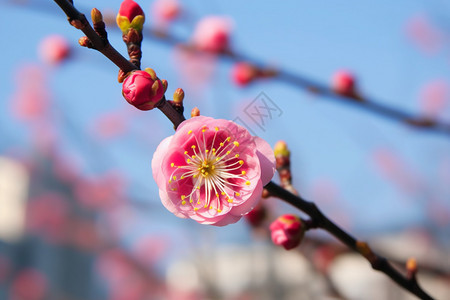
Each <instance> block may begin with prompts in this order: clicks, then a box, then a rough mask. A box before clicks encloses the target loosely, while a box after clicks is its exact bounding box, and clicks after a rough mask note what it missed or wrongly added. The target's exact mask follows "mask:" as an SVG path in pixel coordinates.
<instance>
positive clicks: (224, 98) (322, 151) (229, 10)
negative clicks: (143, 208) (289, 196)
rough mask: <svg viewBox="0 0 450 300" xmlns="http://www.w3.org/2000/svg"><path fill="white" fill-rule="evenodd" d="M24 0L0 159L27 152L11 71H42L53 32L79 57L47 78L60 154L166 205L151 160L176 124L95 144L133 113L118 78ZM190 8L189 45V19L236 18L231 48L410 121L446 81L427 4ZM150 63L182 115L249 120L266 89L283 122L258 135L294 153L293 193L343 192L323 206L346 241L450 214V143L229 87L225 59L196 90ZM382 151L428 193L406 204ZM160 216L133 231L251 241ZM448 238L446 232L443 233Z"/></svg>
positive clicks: (357, 114) (9, 35)
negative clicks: (430, 91) (115, 118)
mask: <svg viewBox="0 0 450 300" xmlns="http://www.w3.org/2000/svg"><path fill="white" fill-rule="evenodd" d="M29 3H30V4H31V9H30V7H26V6H25V7H22V6H20V5H16V6H14V5H10V4H8V1H5V0H1V1H0V7H1V10H2V15H3V16H2V18H0V33H1V35H2V39H3V43H2V44H3V47H2V50H1V53H2V57H3V62H2V72H0V82H1V87H2V88H1V89H0V97H1V99H4V101H2V102H1V104H0V109H1V111H2V112H3V114H2V117H1V118H0V129H1V136H2V137H3V138H2V139H1V140H0V150H1V151H6V150H7V149H9V148H10V147H19V148H22V149H26V147H27V146H28V145H29V143H28V142H27V135H26V129H25V127H24V126H23V125H22V124H21V123H19V122H18V121H17V120H15V119H14V118H13V117H12V116H11V115H10V113H9V111H10V101H9V98H10V96H11V94H12V92H13V91H14V88H15V85H14V82H13V77H14V73H15V69H16V68H17V66H20V65H23V64H26V63H36V64H41V63H40V62H39V58H38V56H37V50H36V49H37V45H38V43H39V41H40V40H41V39H42V38H44V37H45V36H47V35H49V34H53V33H58V34H61V35H63V36H65V37H66V38H67V39H68V40H69V41H70V42H71V44H72V45H73V47H74V48H75V51H74V56H73V59H71V60H70V61H68V62H67V63H65V64H63V65H62V66H60V67H57V68H53V69H48V70H47V71H48V72H49V86H50V87H51V91H52V95H53V98H54V105H55V110H56V111H59V113H58V114H59V115H60V117H59V118H60V122H61V123H60V130H61V132H62V133H63V137H64V138H63V140H62V147H63V149H65V151H67V152H68V153H70V154H72V155H73V156H74V157H75V158H76V159H77V160H79V161H80V162H81V164H82V166H83V169H84V171H85V172H87V173H96V172H101V171H105V170H106V169H109V168H112V169H118V170H120V171H123V172H125V173H126V175H127V176H128V178H129V183H130V188H129V191H130V195H132V196H133V197H136V198H137V199H139V201H148V202H149V203H152V205H153V204H154V205H155V207H159V206H158V205H159V199H158V197H157V192H156V191H157V188H156V184H155V183H154V182H153V179H152V176H151V169H150V161H151V158H152V155H153V151H154V149H156V146H157V145H158V143H159V141H161V140H162V139H163V138H164V137H166V136H168V135H170V134H172V132H173V130H172V129H171V125H170V124H169V122H168V121H167V120H166V119H165V118H164V116H162V114H160V113H159V112H157V111H151V112H145V113H142V112H137V113H136V114H133V118H130V119H128V120H129V124H127V125H128V126H129V127H130V128H131V129H130V131H129V132H128V135H127V136H123V137H121V138H120V139H117V140H113V141H109V142H98V141H96V140H95V138H94V137H90V136H89V129H90V127H89V126H91V125H92V123H93V122H94V121H95V120H96V118H98V116H99V115H101V114H103V113H106V112H111V111H121V112H123V113H126V112H127V111H131V108H130V109H128V108H127V106H126V103H125V101H124V100H123V99H122V97H121V86H120V84H118V83H117V81H116V74H117V69H116V67H115V66H114V65H113V64H112V63H110V62H109V61H107V59H106V58H104V57H102V56H101V55H100V54H98V53H96V52H94V51H92V50H89V49H83V48H81V47H77V40H78V38H79V37H81V36H82V33H81V32H80V31H77V30H75V29H74V28H71V26H69V24H68V23H67V21H66V19H65V16H64V15H63V14H62V12H61V11H60V10H59V8H58V7H57V6H56V4H55V3H53V1H37V0H34V1H29ZM138 3H140V4H141V5H142V7H143V9H144V11H145V12H146V13H147V16H148V17H147V23H148V24H152V20H151V17H150V13H149V7H150V3H151V1H138ZM75 4H76V6H77V7H78V8H79V9H80V10H83V12H84V13H86V14H88V13H89V11H88V9H87V8H90V7H91V6H92V5H95V6H96V7H97V8H99V9H100V10H102V11H104V10H106V9H117V8H118V7H119V5H120V1H118V0H110V1H105V0H97V1H75ZM182 4H183V6H184V7H186V8H187V10H188V11H189V22H188V23H187V24H185V23H178V24H175V25H174V26H173V28H171V29H172V30H173V31H174V32H176V34H178V35H179V36H181V37H183V38H185V39H186V40H187V39H188V38H189V33H190V32H191V29H192V24H193V22H195V21H196V20H198V19H199V18H200V17H202V16H206V15H210V14H214V15H227V16H230V17H232V18H233V20H234V29H235V31H234V34H233V37H232V46H233V48H234V49H236V51H238V52H240V53H244V54H246V55H248V56H250V57H253V58H255V59H257V60H259V61H265V62H267V63H268V64H269V65H273V66H276V67H280V68H284V69H287V70H289V71H292V72H297V73H299V74H302V75H305V76H308V77H311V78H312V79H314V80H318V81H320V82H322V83H324V84H326V83H328V82H329V81H330V78H331V76H332V74H333V73H334V72H335V71H336V70H338V69H342V68H345V69H349V70H352V71H353V72H354V73H355V74H356V75H357V79H358V86H359V88H360V90H361V91H362V92H363V94H367V95H369V96H371V97H373V98H374V99H379V100H380V101H382V102H383V103H386V104H388V105H391V106H393V107H397V108H400V109H403V110H405V111H408V112H411V113H417V114H418V113H419V109H420V105H419V93H420V90H421V88H422V87H423V86H424V85H425V84H426V83H428V82H430V81H433V80H437V79H440V80H444V81H445V82H446V83H447V84H448V83H450V82H449V80H450V78H449V76H450V68H449V67H450V65H449V63H450V56H449V51H448V50H449V43H448V38H449V37H450V35H449V33H450V31H449V28H448V25H449V24H446V23H445V22H443V21H442V20H445V18H447V19H448V17H449V15H448V13H447V15H445V10H444V8H445V7H446V4H445V3H444V1H435V2H434V3H433V4H428V2H427V1H418V0H416V1H407V0H403V1H395V2H392V1H377V2H371V3H369V2H367V1H363V2H361V1H283V2H272V1H256V0H251V1H245V2H243V1H223V2H222V1H200V0H189V1H182ZM447 8H448V7H447ZM447 11H448V10H447ZM417 15H419V16H425V17H426V18H427V19H428V20H430V22H432V24H433V25H434V26H435V27H436V28H438V29H439V30H440V31H441V32H442V33H443V34H446V35H447V38H446V39H447V40H444V43H443V45H442V47H441V48H440V49H439V51H438V52H437V53H434V54H426V53H424V52H423V51H421V50H420V48H418V47H416V46H415V45H414V44H413V43H412V42H411V40H409V39H408V38H407V36H406V34H405V26H406V23H407V21H408V20H409V19H410V18H412V17H414V16H417ZM109 33H110V42H111V44H112V45H113V46H115V47H116V48H117V49H118V50H119V51H120V52H121V53H125V51H124V50H125V46H124V45H123V43H122V41H121V37H120V34H119V33H118V31H116V30H109ZM143 55H144V56H143V63H142V65H143V67H152V68H154V69H155V70H156V72H157V74H158V75H159V76H160V77H161V78H165V79H167V80H168V81H169V92H168V95H169V98H170V95H171V93H172V92H173V91H174V90H175V89H176V88H177V87H182V88H183V89H184V90H185V91H186V98H185V106H186V111H187V112H189V111H190V109H191V108H192V107H194V106H198V107H199V108H200V110H201V112H202V114H204V115H209V116H212V117H216V118H225V119H234V118H236V117H237V116H241V114H242V113H243V112H242V110H243V108H244V107H245V105H246V104H245V103H250V102H251V101H252V100H253V99H255V97H256V96H258V95H259V94H260V93H261V92H264V93H265V94H266V95H267V96H268V97H269V98H270V99H271V100H272V101H274V102H275V103H276V104H277V106H279V108H280V109H281V110H282V111H283V113H282V115H281V116H280V117H277V118H274V119H272V120H270V121H269V123H268V125H267V127H266V128H265V131H262V130H259V129H258V128H257V129H255V131H256V133H257V134H258V135H259V136H260V137H262V138H264V139H266V140H267V141H268V142H269V143H270V144H271V145H273V144H275V142H276V141H277V140H279V139H283V140H285V141H286V142H287V143H288V145H289V147H290V148H291V150H292V151H291V153H292V165H293V169H294V171H293V177H294V183H295V185H296V187H297V188H298V189H299V191H300V192H301V194H302V195H303V196H304V197H305V198H307V199H310V200H315V199H313V198H312V197H313V196H314V194H313V193H312V187H313V186H314V185H315V184H316V183H317V182H322V181H330V182H332V183H333V184H335V185H336V187H337V189H338V191H339V192H338V196H337V198H336V201H337V202H335V203H332V204H329V203H328V204H327V203H325V204H324V205H322V206H323V210H324V211H325V212H326V213H327V214H330V215H331V216H333V215H334V214H335V215H336V216H337V217H339V216H342V214H344V215H345V218H344V219H346V220H347V221H348V220H350V221H349V222H348V223H347V224H346V223H345V222H344V224H343V226H344V227H345V226H348V228H347V229H349V230H350V231H352V232H356V233H358V234H372V233H380V232H384V231H386V230H389V229H393V228H405V227H407V226H424V225H425V224H430V216H428V215H427V214H426V213H425V210H424V207H425V206H426V203H427V201H429V197H430V194H433V193H434V194H437V195H438V196H439V197H438V198H439V199H440V200H439V201H440V202H442V205H443V206H444V207H446V209H448V210H450V204H449V202H450V201H449V199H450V191H449V189H448V186H449V185H450V182H449V181H448V178H447V179H443V178H442V176H440V175H439V169H440V168H442V165H443V163H444V162H445V161H447V163H448V161H449V160H450V137H446V136H443V135H437V134H430V133H425V132H420V131H417V130H414V129H410V128H409V127H407V126H404V125H402V124H399V123H396V122H392V121H390V120H387V119H384V118H380V117H378V116H375V115H372V114H370V113H367V112H364V111H363V110H360V109H358V108H355V107H352V106H349V105H345V104H342V103H338V102H335V101H329V99H324V98H322V97H319V96H314V95H311V94H309V93H308V92H306V91H304V90H302V89H300V88H298V87H293V86H290V85H287V84H285V83H282V82H279V81H277V80H272V81H271V80H265V81H261V82H257V83H255V84H253V85H251V86H249V87H248V88H244V89H242V88H239V87H236V86H235V85H233V84H232V82H231V81H230V76H229V73H230V68H231V64H230V62H229V61H226V60H220V59H219V61H218V63H217V66H216V68H215V70H214V74H213V75H214V76H213V77H212V78H211V80H210V81H209V82H208V84H207V85H206V87H205V88H204V89H203V90H202V91H200V92H197V91H195V89H194V88H193V87H190V86H186V85H184V84H185V82H184V81H183V80H182V79H181V77H180V76H179V74H178V73H177V69H178V68H179V67H178V66H176V65H175V64H174V63H173V49H172V48H171V47H168V46H167V45H164V44H162V43H160V42H158V41H154V40H151V39H150V37H148V36H147V37H145V36H144V46H143ZM41 65H42V64H41ZM42 67H43V68H44V67H45V66H43V65H42ZM192 76H195V74H193V75H192ZM186 115H188V113H187V114H186ZM67 118H69V119H70V120H71V122H73V124H75V127H76V131H77V132H78V133H77V134H75V133H74V132H75V131H74V130H73V128H72V129H71V127H70V126H69V125H68V123H67ZM443 118H444V119H446V120H447V121H450V113H449V111H448V110H447V111H446V112H443ZM87 141H89V142H87ZM93 149H94V151H93ZM377 149H389V150H390V151H393V152H394V153H396V154H397V155H398V157H400V158H401V159H402V161H404V162H405V164H406V165H407V166H408V168H409V169H411V170H414V172H417V173H418V174H420V176H421V178H423V179H424V180H423V181H424V185H425V186H426V189H425V190H426V191H421V192H416V193H412V194H411V193H406V192H404V191H403V190H402V189H401V188H399V187H398V185H396V184H395V183H393V182H392V181H391V180H389V179H387V178H386V177H384V176H383V175H382V174H380V172H379V171H378V170H377V168H376V166H375V165H374V163H373V153H374V151H375V150H377ZM24 151H26V150H24ZM445 180H447V181H445ZM318 204H319V206H321V205H320V203H318ZM160 208H161V209H160V210H159V212H161V214H158V216H157V217H156V218H157V221H153V222H146V221H145V219H146V218H145V212H141V213H140V214H141V215H142V214H144V215H143V216H142V219H139V221H137V224H136V225H135V226H138V227H139V228H141V229H143V230H144V231H145V230H146V229H147V228H148V230H150V231H152V230H159V229H161V227H162V229H161V230H174V231H176V230H182V231H183V230H186V229H180V228H181V227H184V226H186V224H189V226H190V227H188V228H191V227H192V228H196V229H200V228H201V230H206V231H212V232H214V233H215V234H217V235H218V236H219V237H222V236H223V237H226V238H227V239H228V240H234V239H238V240H239V239H242V240H245V239H246V238H245V236H244V237H242V236H241V235H239V236H233V233H232V232H233V231H234V232H236V231H235V230H233V229H234V228H237V227H239V228H243V229H244V228H245V226H244V224H242V223H239V224H236V225H233V226H230V228H220V229H216V228H213V229H209V228H208V229H206V228H205V229H204V228H203V227H201V226H199V225H197V224H193V222H190V221H186V220H178V219H176V218H175V217H173V216H171V215H170V213H168V212H165V211H164V209H163V208H162V206H161V207H160ZM283 209H286V208H285V207H284V208H283ZM149 213H150V212H149ZM151 214H152V215H155V213H154V212H153V213H151ZM154 220H155V219H154ZM347 221H346V222H347ZM155 223H157V224H158V225H155ZM431 223H433V222H431ZM130 226H132V225H130ZM155 226H156V227H155ZM447 226H448V224H447ZM156 228H158V229H156ZM445 230H446V229H445V228H441V229H440V231H441V233H443V232H445ZM447 232H448V230H447Z"/></svg>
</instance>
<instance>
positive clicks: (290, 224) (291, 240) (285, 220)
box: [270, 215, 305, 250]
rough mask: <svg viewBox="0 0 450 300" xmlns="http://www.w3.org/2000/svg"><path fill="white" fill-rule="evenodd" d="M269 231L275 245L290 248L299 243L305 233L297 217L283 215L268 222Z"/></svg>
mask: <svg viewBox="0 0 450 300" xmlns="http://www.w3.org/2000/svg"><path fill="white" fill-rule="evenodd" d="M270 231H271V236H272V241H273V243H274V244H275V245H280V246H283V247H284V248H285V249H286V250H290V249H293V248H295V247H297V246H298V245H299V244H300V242H301V240H302V238H303V236H304V234H305V226H304V225H303V222H302V220H301V219H300V218H299V217H297V216H294V215H283V216H281V217H279V218H278V219H276V220H275V221H274V222H272V224H270Z"/></svg>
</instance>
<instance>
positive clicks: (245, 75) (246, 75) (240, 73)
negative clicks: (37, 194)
mask: <svg viewBox="0 0 450 300" xmlns="http://www.w3.org/2000/svg"><path fill="white" fill-rule="evenodd" d="M257 77H258V69H257V68H256V67H255V66H253V65H252V64H249V63H247V62H238V63H236V64H235V65H234V66H233V68H232V70H231V78H232V80H233V81H234V82H235V83H236V84H238V85H240V86H245V85H247V84H249V83H251V82H252V81H253V80H255V79H256V78H257Z"/></svg>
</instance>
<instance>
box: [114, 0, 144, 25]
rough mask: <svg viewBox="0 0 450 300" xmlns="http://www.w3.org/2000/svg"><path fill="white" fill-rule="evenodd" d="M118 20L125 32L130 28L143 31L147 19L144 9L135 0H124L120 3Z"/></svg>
mask: <svg viewBox="0 0 450 300" xmlns="http://www.w3.org/2000/svg"><path fill="white" fill-rule="evenodd" d="M116 21H117V25H118V26H119V28H120V29H121V30H122V32H123V33H126V32H128V30H129V29H130V28H134V29H135V30H137V31H142V26H143V25H144V21H145V15H144V11H143V10H142V8H141V7H140V6H139V4H137V3H136V2H134V1H133V0H124V1H123V2H122V4H121V5H120V9H119V13H118V14H117V18H116Z"/></svg>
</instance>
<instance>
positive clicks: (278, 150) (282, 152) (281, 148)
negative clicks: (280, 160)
mask: <svg viewBox="0 0 450 300" xmlns="http://www.w3.org/2000/svg"><path fill="white" fill-rule="evenodd" d="M273 152H274V154H275V157H277V156H283V157H289V156H290V155H291V152H290V151H289V149H288V147H287V144H286V142H285V141H278V142H277V143H276V144H275V147H274V149H273Z"/></svg>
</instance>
